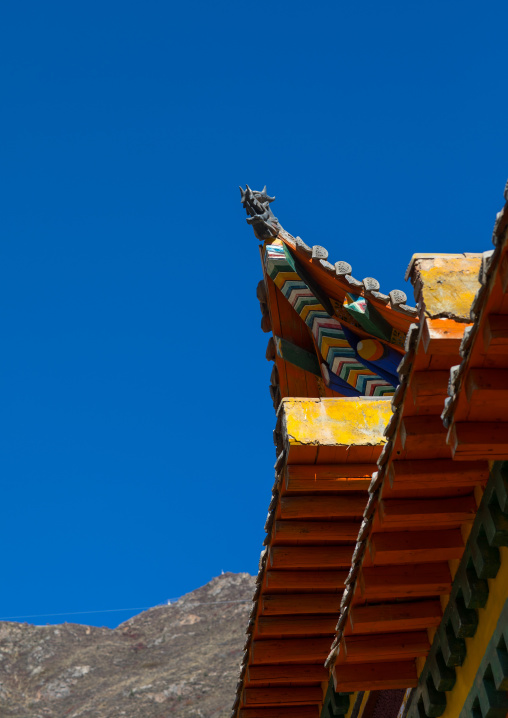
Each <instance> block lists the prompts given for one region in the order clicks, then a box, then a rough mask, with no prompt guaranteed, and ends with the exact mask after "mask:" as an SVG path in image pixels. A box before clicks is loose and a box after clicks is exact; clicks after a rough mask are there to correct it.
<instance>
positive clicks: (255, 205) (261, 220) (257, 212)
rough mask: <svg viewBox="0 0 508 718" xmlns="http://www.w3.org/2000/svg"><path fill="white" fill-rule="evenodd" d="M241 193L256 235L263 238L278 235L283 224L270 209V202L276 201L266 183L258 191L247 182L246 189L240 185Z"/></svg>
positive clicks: (248, 220) (249, 222)
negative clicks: (267, 189) (269, 193)
mask: <svg viewBox="0 0 508 718" xmlns="http://www.w3.org/2000/svg"><path fill="white" fill-rule="evenodd" d="M240 194H241V195H242V200H241V201H242V205H243V207H244V209H245V211H246V212H247V214H248V215H249V216H248V217H247V223H248V224H251V225H252V229H253V230H254V234H255V235H256V237H257V238H258V239H261V240H263V239H271V238H272V237H276V236H277V234H278V233H279V231H280V229H281V226H280V224H279V222H278V220H277V217H275V215H274V214H273V212H272V210H271V209H270V203H271V202H273V201H274V199H275V197H270V196H269V195H268V193H267V191H266V185H265V186H264V187H263V189H262V190H261V192H258V191H257V190H253V189H251V188H250V187H249V185H248V184H246V185H245V190H244V189H242V187H240Z"/></svg>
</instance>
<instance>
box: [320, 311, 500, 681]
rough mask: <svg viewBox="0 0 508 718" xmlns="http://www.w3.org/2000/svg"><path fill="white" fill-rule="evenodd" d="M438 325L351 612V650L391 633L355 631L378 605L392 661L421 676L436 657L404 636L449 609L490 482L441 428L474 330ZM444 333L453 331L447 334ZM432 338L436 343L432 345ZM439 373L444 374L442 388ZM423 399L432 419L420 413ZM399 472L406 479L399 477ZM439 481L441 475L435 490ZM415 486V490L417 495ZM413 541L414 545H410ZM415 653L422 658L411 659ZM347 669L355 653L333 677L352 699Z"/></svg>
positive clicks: (407, 404)
mask: <svg viewBox="0 0 508 718" xmlns="http://www.w3.org/2000/svg"><path fill="white" fill-rule="evenodd" d="M438 321H439V320H437V319H424V320H423V322H424V324H425V323H428V325H429V326H428V327H427V330H426V329H425V327H424V326H422V327H421V330H420V335H419V337H420V338H419V342H418V345H417V348H416V351H415V356H414V358H413V361H412V362H411V368H410V373H409V375H408V376H407V377H406V378H405V380H404V381H405V384H406V386H405V391H404V394H403V401H402V406H400V407H399V411H400V418H397V416H398V415H397V416H395V417H394V419H393V421H394V424H393V427H392V426H389V427H388V428H387V435H388V436H387V438H389V439H390V440H391V441H392V442H393V446H392V450H391V454H390V456H391V462H390V464H389V466H392V467H393V468H392V469H390V471H391V475H389V472H387V473H386V475H385V478H384V482H383V487H382V490H381V494H380V500H379V503H378V504H377V508H376V510H375V513H374V521H373V523H372V529H371V532H370V536H369V539H368V541H367V551H366V553H365V555H364V558H363V565H362V570H361V572H360V575H359V579H358V580H357V582H356V589H355V593H354V596H353V599H352V602H351V611H352V613H350V615H349V618H348V621H347V623H346V625H345V628H344V631H343V636H344V639H343V640H344V641H345V645H346V644H347V642H348V636H349V637H350V638H349V641H351V640H352V639H354V638H355V637H358V638H363V637H366V639H367V642H366V645H368V643H369V640H368V639H369V636H372V637H374V636H375V635H376V634H379V632H380V630H383V629H384V630H387V627H388V626H389V622H388V623H387V622H386V621H385V623H382V622H381V623H379V622H377V623H376V622H375V621H373V620H371V625H370V627H369V622H363V623H362V622H358V629H355V624H354V620H351V619H352V616H354V612H355V610H357V611H359V610H360V611H361V610H362V607H367V606H369V605H371V606H373V610H374V608H375V605H376V604H377V605H378V610H379V615H380V616H382V615H390V616H391V620H392V621H393V625H394V626H395V627H394V628H393V629H392V630H391V631H390V633H387V634H385V635H386V636H387V639H388V637H390V636H391V639H390V641H388V640H387V642H386V646H390V650H392V651H393V653H392V654H391V656H390V660H392V661H397V660H399V661H400V662H401V664H403V665H405V666H409V665H413V671H414V673H413V674H412V675H414V676H416V659H417V657H421V656H422V655H425V653H426V650H428V649H425V650H423V648H422V646H423V644H418V646H416V644H415V648H414V649H413V648H412V647H411V644H408V642H407V641H405V640H404V638H403V636H402V634H401V633H400V628H399V627H400V626H402V627H409V628H411V629H414V630H421V625H422V622H421V620H420V619H418V616H416V617H414V618H413V619H411V616H410V613H411V609H412V606H413V605H414V602H420V603H422V604H423V606H424V608H425V604H427V603H431V604H432V605H433V606H436V605H440V602H441V600H443V601H446V595H447V593H448V591H449V590H450V587H451V580H452V575H453V570H454V567H455V566H456V565H457V562H458V561H459V559H460V557H461V556H462V552H463V549H464V542H463V541H461V535H462V532H464V531H465V532H466V533H465V534H464V535H466V534H467V527H468V526H469V525H470V524H471V523H472V521H473V519H474V515H475V512H476V506H477V504H476V500H475V487H476V486H480V487H481V486H482V484H484V483H485V482H486V480H487V477H488V465H487V463H486V462H470V463H468V464H466V465H465V471H464V472H462V471H461V468H460V464H458V465H457V464H456V463H455V462H453V461H452V457H451V452H450V448H449V446H448V445H447V443H446V436H447V431H446V429H445V427H444V426H443V424H442V421H441V419H440V414H441V411H442V408H443V405H444V401H445V398H446V395H447V382H446V381H445V378H446V374H447V373H448V372H449V369H450V367H451V366H453V365H456V364H457V363H458V361H459V360H460V355H459V354H458V348H459V344H460V342H459V341H457V339H459V338H460V337H461V336H462V333H463V330H464V328H465V326H466V324H465V323H463V322H455V323H454V325H450V324H447V325H446V327H445V325H444V324H438V325H437V328H436V323H437V322H438ZM442 328H445V330H446V331H445V332H443V331H442ZM425 333H426V334H427V336H428V337H429V336H430V337H431V341H427V342H424V341H423V337H424V335H425ZM440 335H442V336H443V340H442V345H443V349H444V351H443V353H440V352H439V349H440V346H441V344H440V338H439V337H440ZM452 339H453V342H452ZM452 346H455V348H456V353H451V351H450V347H452ZM433 372H435V373H436V377H435V378H436V381H435V382H434V381H433V376H432V373H433ZM429 397H432V401H429V399H428V398H429ZM422 398H423V400H424V403H425V410H424V411H423V412H420V406H419V402H420V401H421V400H422ZM404 428H405V431H404ZM398 464H399V465H400V467H401V470H400V472H398V471H397V465H398ZM425 466H428V470H429V473H425V469H424V467H425ZM415 467H418V468H417V469H416V468H415ZM433 473H435V474H436V479H435V480H434V479H433ZM448 475H450V476H451V480H450V482H449V484H447V481H446V477H447V476H448ZM413 483H414V485H415V486H416V488H412V484H413ZM385 490H386V494H385ZM412 533H413V534H415V538H412V537H411V534H412ZM376 537H378V538H379V541H377V538H376ZM417 539H418V540H417ZM420 539H421V542H420ZM376 543H378V544H379V547H376ZM378 548H379V549H380V550H378ZM376 556H377V557H378V558H379V560H378V561H376ZM360 615H361V614H360ZM423 615H425V614H423ZM408 616H409V618H408ZM438 617H439V613H437V614H436V615H435V616H434V618H433V620H432V621H430V622H429V623H428V624H427V627H428V626H430V627H431V628H430V629H429V633H428V639H429V641H428V642H427V644H426V645H430V642H431V639H432V635H433V630H434V629H433V628H432V626H435V625H436V622H437V620H438ZM410 619H411V620H410ZM376 640H377V639H376ZM353 645H354V644H353ZM359 645H361V642H360V644H359ZM382 645H384V644H382ZM387 650H388V649H387ZM412 651H414V655H412V656H411V655H409V654H411V652H412ZM388 653H389V652H388ZM388 653H386V652H385V653H383V651H382V650H380V651H379V653H378V656H379V658H378V659H376V658H371V659H369V658H368V652H367V653H366V654H365V658H363V657H362V656H361V655H356V656H355V658H354V661H355V662H356V661H358V662H359V663H361V662H362V661H365V662H366V663H368V661H369V660H372V661H373V662H374V665H376V661H377V660H379V661H384V660H386V657H387V656H388ZM348 665H350V663H349V662H348V655H347V651H343V652H342V655H341V650H339V653H338V658H337V662H336V664H335V669H334V671H335V672H334V675H335V677H336V679H337V683H336V689H337V690H339V691H341V690H352V689H353V688H352V686H356V685H358V684H357V683H355V682H354V674H351V680H350V679H349V677H347V676H349V674H346V673H344V671H343V670H342V669H343V666H348ZM354 665H356V663H352V664H351V667H352V668H353V667H354ZM339 666H340V670H339ZM380 675H381V674H379V675H378V676H377V679H376V680H377V682H376V687H377V688H381V689H383V688H386V689H388V688H391V687H393V685H392V683H391V682H390V681H391V680H393V675H387V676H386V680H385V681H383V680H380ZM341 676H342V679H341ZM341 680H342V682H341ZM366 685H367V684H366ZM407 685H411V684H409V683H408V684H407ZM412 685H414V681H413V683H412Z"/></svg>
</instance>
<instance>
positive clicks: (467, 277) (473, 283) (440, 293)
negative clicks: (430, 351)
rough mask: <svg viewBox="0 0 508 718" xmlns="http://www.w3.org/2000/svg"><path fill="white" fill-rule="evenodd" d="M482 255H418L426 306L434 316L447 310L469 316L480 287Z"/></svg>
mask: <svg viewBox="0 0 508 718" xmlns="http://www.w3.org/2000/svg"><path fill="white" fill-rule="evenodd" d="M480 265H481V255H479V254H478V255H469V256H467V257H464V256H457V255H453V254H452V255H441V256H436V257H434V258H432V259H417V260H416V261H415V272H416V273H417V274H418V276H419V278H420V280H421V282H422V284H423V289H422V294H423V300H424V303H425V310H426V312H427V313H428V314H429V315H430V316H431V317H435V316H436V315H439V314H444V313H445V314H448V315H453V316H456V317H460V318H462V319H469V312H470V309H471V304H472V302H473V299H474V297H475V294H476V292H477V291H478V289H479V288H480V282H479V281H478V272H479V269H480ZM451 318H453V317H451Z"/></svg>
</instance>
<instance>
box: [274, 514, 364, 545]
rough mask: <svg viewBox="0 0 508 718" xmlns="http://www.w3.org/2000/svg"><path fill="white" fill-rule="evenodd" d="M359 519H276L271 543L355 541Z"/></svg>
mask: <svg viewBox="0 0 508 718" xmlns="http://www.w3.org/2000/svg"><path fill="white" fill-rule="evenodd" d="M359 530H360V521H359V520H358V521H276V522H275V526H274V530H273V534H272V544H276V543H281V542H282V543H291V544H303V543H315V542H317V541H319V542H322V541H327V542H328V541H336V542H338V541H352V542H354V541H356V539H357V536H358V531H359Z"/></svg>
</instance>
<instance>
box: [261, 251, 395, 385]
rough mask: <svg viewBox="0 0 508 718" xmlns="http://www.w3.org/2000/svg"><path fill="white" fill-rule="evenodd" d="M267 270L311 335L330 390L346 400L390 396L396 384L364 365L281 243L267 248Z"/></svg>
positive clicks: (339, 326) (339, 325)
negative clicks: (322, 362)
mask: <svg viewBox="0 0 508 718" xmlns="http://www.w3.org/2000/svg"><path fill="white" fill-rule="evenodd" d="M265 268H266V272H267V274H268V276H269V277H270V278H271V279H272V280H273V282H274V283H275V285H276V286H277V287H278V288H279V289H280V291H281V292H282V294H283V295H284V297H285V298H286V299H287V301H288V302H289V303H290V305H291V306H292V307H293V309H294V310H295V311H296V312H297V314H298V315H299V316H300V318H301V319H302V320H303V321H304V322H305V324H306V325H307V326H308V327H309V329H310V331H311V332H312V336H313V337H314V340H315V343H316V346H317V347H318V350H319V353H320V354H321V356H322V358H323V360H324V367H325V370H324V371H323V378H324V379H325V382H326V383H327V384H328V386H330V387H331V388H332V389H334V390H335V391H337V392H338V393H341V394H344V395H345V396H391V395H392V394H393V392H394V386H393V384H391V383H390V382H388V381H386V379H385V378H383V377H381V376H379V375H378V374H376V373H375V372H374V371H372V370H371V369H369V368H368V367H367V366H365V364H363V363H362V362H361V360H360V356H359V354H358V353H357V351H356V349H355V348H353V347H352V346H351V344H350V343H349V342H348V340H347V338H346V335H345V333H344V331H343V329H342V326H341V324H340V322H339V321H338V320H337V319H335V318H334V317H331V316H330V315H329V314H328V312H327V311H326V310H325V308H324V307H323V305H322V304H320V302H319V300H318V299H317V298H316V297H315V296H314V294H313V292H312V291H311V290H310V289H309V287H308V286H307V284H306V283H305V282H304V281H303V280H302V279H301V277H300V276H299V274H298V273H297V272H296V270H295V266H294V262H293V260H292V257H291V255H290V254H289V252H288V250H287V249H286V247H285V245H284V244H283V243H282V242H281V241H280V240H276V241H275V242H274V243H273V244H270V245H267V246H266V249H265Z"/></svg>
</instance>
